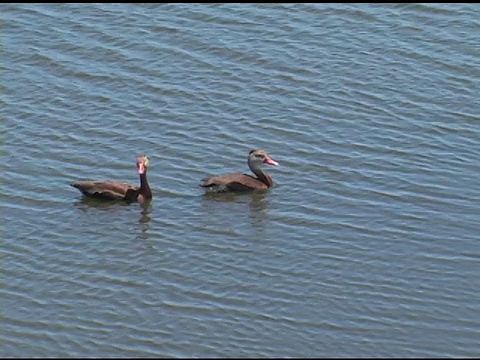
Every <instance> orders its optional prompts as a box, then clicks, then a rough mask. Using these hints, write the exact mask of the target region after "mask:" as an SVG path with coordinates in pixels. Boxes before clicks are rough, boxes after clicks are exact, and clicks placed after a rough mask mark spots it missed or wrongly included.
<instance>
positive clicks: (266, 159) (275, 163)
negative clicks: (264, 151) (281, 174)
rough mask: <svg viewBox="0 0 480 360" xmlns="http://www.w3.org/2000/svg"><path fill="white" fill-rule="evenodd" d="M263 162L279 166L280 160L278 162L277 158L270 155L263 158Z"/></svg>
mask: <svg viewBox="0 0 480 360" xmlns="http://www.w3.org/2000/svg"><path fill="white" fill-rule="evenodd" d="M263 163H264V164H268V165H273V166H278V162H276V161H275V160H273V159H271V158H269V157H265V160H263Z"/></svg>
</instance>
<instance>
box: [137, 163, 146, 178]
mask: <svg viewBox="0 0 480 360" xmlns="http://www.w3.org/2000/svg"><path fill="white" fill-rule="evenodd" d="M144 172H145V166H144V165H143V163H139V164H138V173H139V174H140V175H142V174H143V173H144Z"/></svg>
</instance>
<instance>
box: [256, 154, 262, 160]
mask: <svg viewBox="0 0 480 360" xmlns="http://www.w3.org/2000/svg"><path fill="white" fill-rule="evenodd" d="M255 157H257V158H259V159H263V157H264V156H263V155H262V154H255Z"/></svg>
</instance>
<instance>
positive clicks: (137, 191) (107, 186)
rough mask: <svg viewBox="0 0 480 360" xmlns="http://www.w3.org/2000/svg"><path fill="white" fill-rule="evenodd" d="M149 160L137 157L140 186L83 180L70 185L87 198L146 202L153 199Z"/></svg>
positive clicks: (113, 181) (117, 182) (110, 181)
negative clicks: (149, 181) (149, 179)
mask: <svg viewBox="0 0 480 360" xmlns="http://www.w3.org/2000/svg"><path fill="white" fill-rule="evenodd" d="M148 166H149V160H148V157H147V156H146V155H140V156H138V157H137V171H138V174H139V177H140V186H134V185H131V184H128V183H124V182H120V181H116V180H83V181H77V182H74V183H71V184H70V185H71V186H73V187H74V188H77V189H78V190H80V192H81V193H82V194H83V195H84V196H86V197H91V198H97V199H104V200H124V201H127V202H135V201H138V202H144V201H148V200H151V199H152V190H151V189H150V185H149V184H148V179H147V170H148Z"/></svg>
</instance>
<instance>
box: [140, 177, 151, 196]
mask: <svg viewBox="0 0 480 360" xmlns="http://www.w3.org/2000/svg"><path fill="white" fill-rule="evenodd" d="M139 193H140V194H142V195H143V197H144V198H146V199H151V198H152V190H151V189H150V185H148V180H147V170H145V171H144V172H143V174H140V189H139Z"/></svg>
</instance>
